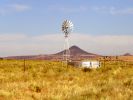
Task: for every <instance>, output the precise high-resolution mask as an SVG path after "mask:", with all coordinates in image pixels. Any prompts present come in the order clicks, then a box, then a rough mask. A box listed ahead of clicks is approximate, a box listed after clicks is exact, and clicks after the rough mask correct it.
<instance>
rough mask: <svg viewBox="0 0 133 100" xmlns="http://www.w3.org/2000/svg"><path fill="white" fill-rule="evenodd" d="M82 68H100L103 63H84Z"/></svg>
mask: <svg viewBox="0 0 133 100" xmlns="http://www.w3.org/2000/svg"><path fill="white" fill-rule="evenodd" d="M81 66H82V67H85V68H99V67H100V66H101V63H100V62H99V61H82V62H81Z"/></svg>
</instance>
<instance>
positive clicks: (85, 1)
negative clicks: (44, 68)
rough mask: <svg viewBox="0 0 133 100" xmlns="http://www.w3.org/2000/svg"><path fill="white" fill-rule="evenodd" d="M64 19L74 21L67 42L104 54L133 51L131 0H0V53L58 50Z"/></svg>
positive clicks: (38, 52) (32, 52)
mask: <svg viewBox="0 0 133 100" xmlns="http://www.w3.org/2000/svg"><path fill="white" fill-rule="evenodd" d="M65 19H70V20H71V21H72V22H73V23H74V31H73V33H72V36H71V38H70V41H71V42H70V43H71V45H73V44H74V45H78V46H80V47H81V48H83V49H85V50H87V51H89V52H94V53H100V54H104V55H116V54H122V53H126V52H130V53H132V54H133V47H131V46H132V45H133V28H132V26H133V1H132V0H108V1H107V0H1V1H0V38H1V40H0V50H1V52H0V56H8V55H24V54H45V53H55V52H57V51H59V50H61V49H62V46H63V43H64V42H63V36H62V35H60V34H62V33H61V24H62V21H63V20H65ZM57 39H58V40H57ZM50 40H51V41H50Z"/></svg>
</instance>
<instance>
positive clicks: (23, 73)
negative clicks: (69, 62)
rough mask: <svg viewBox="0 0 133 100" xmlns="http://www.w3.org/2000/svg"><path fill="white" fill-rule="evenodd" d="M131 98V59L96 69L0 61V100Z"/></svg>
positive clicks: (52, 63) (59, 63) (106, 63)
mask: <svg viewBox="0 0 133 100" xmlns="http://www.w3.org/2000/svg"><path fill="white" fill-rule="evenodd" d="M88 99H90V100H95V99H96V100H99V99H100V100H133V62H109V61H108V62H105V66H101V68H98V69H83V68H77V67H73V66H68V67H65V66H62V63H61V62H50V61H32V60H31V61H30V60H28V61H26V62H25V70H24V61H23V60H1V61H0V100H88Z"/></svg>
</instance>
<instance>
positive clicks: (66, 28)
mask: <svg viewBox="0 0 133 100" xmlns="http://www.w3.org/2000/svg"><path fill="white" fill-rule="evenodd" d="M72 30H73V24H72V22H71V21H69V20H65V21H64V22H63V24H62V32H63V33H64V37H65V43H64V52H63V61H64V62H65V63H66V64H67V63H68V62H69V61H71V59H70V50H69V36H70V33H71V31H72Z"/></svg>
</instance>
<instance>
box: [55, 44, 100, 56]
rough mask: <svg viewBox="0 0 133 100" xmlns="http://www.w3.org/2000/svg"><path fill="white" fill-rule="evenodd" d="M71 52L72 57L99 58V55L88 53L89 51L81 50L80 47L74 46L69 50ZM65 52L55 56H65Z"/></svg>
mask: <svg viewBox="0 0 133 100" xmlns="http://www.w3.org/2000/svg"><path fill="white" fill-rule="evenodd" d="M69 50H70V54H71V56H78V55H82V56H83V55H89V56H97V54H93V53H88V52H87V51H84V50H82V49H80V48H79V47H78V46H75V45H74V46H72V47H70V48H69ZM64 52H65V50H63V51H61V52H59V53H56V54H55V55H63V53H64Z"/></svg>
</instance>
